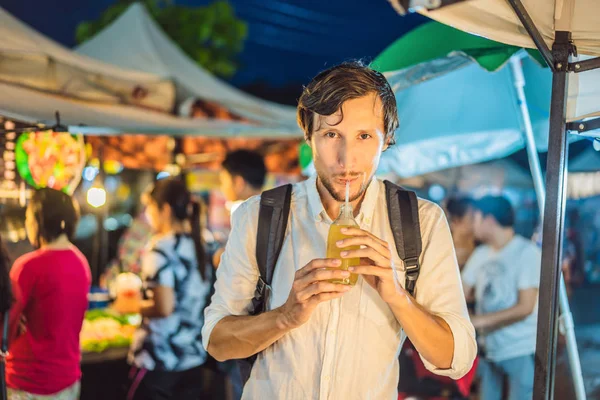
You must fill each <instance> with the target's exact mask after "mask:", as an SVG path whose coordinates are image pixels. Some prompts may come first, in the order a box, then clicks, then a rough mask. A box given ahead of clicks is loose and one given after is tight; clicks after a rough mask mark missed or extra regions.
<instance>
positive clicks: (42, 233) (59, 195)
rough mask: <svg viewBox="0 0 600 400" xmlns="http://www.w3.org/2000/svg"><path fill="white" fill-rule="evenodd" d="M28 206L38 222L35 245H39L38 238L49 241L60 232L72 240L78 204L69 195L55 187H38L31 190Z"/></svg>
mask: <svg viewBox="0 0 600 400" xmlns="http://www.w3.org/2000/svg"><path fill="white" fill-rule="evenodd" d="M29 207H30V208H31V210H32V211H33V217H34V218H35V220H36V221H37V224H38V237H37V238H36V240H37V242H36V243H34V245H35V246H38V247H39V246H40V244H41V243H40V239H43V240H44V241H45V242H46V243H50V242H53V241H54V240H56V239H58V237H59V236H60V235H62V234H65V235H67V238H68V239H69V240H70V241H72V240H73V237H74V236H75V231H76V229H77V223H78V222H79V205H78V204H77V202H76V201H75V200H74V199H73V198H72V197H71V196H69V195H68V194H66V193H63V192H61V191H59V190H55V189H50V188H42V189H38V190H36V191H34V192H33V195H32V196H31V200H30V203H29Z"/></svg>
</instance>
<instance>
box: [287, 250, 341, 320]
mask: <svg viewBox="0 0 600 400" xmlns="http://www.w3.org/2000/svg"><path fill="white" fill-rule="evenodd" d="M340 265H341V261H340V260H335V259H316V260H312V261H311V262H310V263H308V264H307V265H306V266H305V267H304V268H302V269H299V270H298V271H296V277H295V279H294V283H293V284H292V290H291V291H290V295H289V297H288V299H287V301H286V302H285V304H284V305H282V306H281V307H280V308H279V309H278V311H279V312H280V316H281V319H280V320H281V322H282V323H283V324H284V326H285V327H286V328H291V329H293V328H297V327H299V326H300V325H303V324H304V323H306V322H307V321H308V320H309V319H310V316H311V315H312V313H313V311H314V310H315V308H316V307H317V305H318V304H319V303H323V302H325V301H329V300H332V299H335V298H338V297H341V296H342V295H343V294H344V293H346V292H347V291H349V290H350V289H352V286H349V285H343V284H338V283H331V282H328V281H329V280H331V279H336V280H338V279H339V280H341V279H345V278H348V277H349V276H350V273H349V272H348V271H342V270H339V269H328V268H338V267H339V266H340Z"/></svg>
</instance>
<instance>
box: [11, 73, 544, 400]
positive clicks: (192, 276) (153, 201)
mask: <svg viewBox="0 0 600 400" xmlns="http://www.w3.org/2000/svg"><path fill="white" fill-rule="evenodd" d="M298 119H299V124H300V126H301V128H302V129H303V130H304V133H305V139H306V141H307V142H308V143H309V144H310V146H311V148H312V151H313V159H314V165H315V170H316V174H315V176H313V177H312V178H309V179H307V180H305V181H303V182H300V183H297V184H295V185H294V186H293V189H292V200H291V203H290V206H289V207H290V217H289V221H288V229H287V231H286V232H287V233H286V236H285V238H286V240H285V241H284V243H283V245H282V247H281V251H280V253H279V258H278V259H279V261H278V262H277V263H276V269H275V271H274V273H273V276H272V282H271V283H270V285H268V288H267V291H268V296H267V298H266V300H265V301H266V309H265V311H264V312H261V313H257V312H251V311H253V310H252V307H253V301H254V300H255V299H256V296H257V292H258V291H257V283H260V280H261V279H262V277H261V276H260V273H259V265H258V261H257V257H256V253H255V250H256V246H257V237H256V232H257V223H258V221H259V220H260V218H261V217H260V216H259V214H260V213H261V212H262V205H261V201H260V196H258V195H259V194H260V193H261V190H262V187H263V185H264V183H265V175H266V169H265V166H264V162H263V161H262V158H261V157H260V155H258V154H255V153H252V152H249V151H245V150H240V151H236V152H234V153H231V154H229V155H228V156H227V158H226V159H225V161H224V162H223V171H222V173H221V181H222V191H223V193H224V194H225V196H226V197H227V200H228V201H230V202H232V203H235V204H236V206H237V209H235V211H234V212H232V232H231V235H230V237H229V239H228V243H227V245H226V246H223V247H220V248H212V249H209V248H207V246H206V245H205V243H204V240H203V237H202V235H203V234H202V232H203V227H202V226H201V223H200V221H201V218H200V214H201V209H200V208H201V205H200V203H199V202H198V201H197V200H195V198H194V197H193V195H192V194H191V193H190V192H189V190H188V189H187V188H186V185H185V183H184V181H183V180H182V179H180V178H177V177H175V178H166V179H162V180H158V181H157V182H155V184H154V185H153V188H152V190H151V191H149V193H148V194H147V195H146V196H144V198H143V200H144V204H145V208H146V211H145V214H146V217H147V220H148V223H149V226H150V229H151V238H150V239H149V243H148V244H147V246H146V251H145V252H144V255H143V258H142V262H141V271H140V276H141V278H142V281H143V301H141V302H140V307H139V309H138V310H136V311H138V312H139V313H140V314H141V316H142V317H143V322H142V324H141V326H140V327H139V328H138V329H137V331H136V333H135V335H134V340H133V343H132V346H131V349H130V352H129V356H128V362H129V364H130V365H131V371H130V374H129V387H128V392H127V394H126V398H127V399H135V400H142V399H178V400H179V399H182V400H185V399H200V398H217V397H214V396H215V395H214V393H213V394H207V393H206V382H203V379H202V377H203V376H205V374H203V373H202V370H203V369H206V368H212V369H213V370H215V371H219V373H221V374H222V375H224V376H226V379H225V380H224V385H226V386H227V390H226V391H225V393H226V394H223V396H227V398H228V399H236V400H237V399H240V398H243V399H258V398H281V399H308V398H332V399H335V398H361V399H362V398H364V399H367V398H372V399H383V398H386V399H391V398H397V394H398V380H399V377H400V380H402V374H403V371H399V363H398V358H397V354H398V351H399V349H400V347H401V346H402V343H403V342H404V340H405V339H406V338H408V339H409V340H410V342H411V343H412V346H413V349H414V350H415V351H416V352H418V354H420V360H421V362H422V363H423V366H424V368H426V369H427V370H429V371H430V372H431V373H432V374H436V375H442V376H446V377H450V378H452V379H460V378H461V377H463V376H465V375H466V374H468V373H469V371H471V369H472V368H473V367H472V366H473V365H474V360H475V359H476V358H478V360H479V362H478V363H476V365H477V375H478V376H479V377H480V382H481V383H480V398H482V399H483V400H488V399H492V400H493V399H499V398H503V397H502V393H503V390H504V389H505V388H507V389H508V391H507V392H506V395H505V396H506V397H507V398H510V399H511V400H513V399H514V400H518V399H529V398H531V395H532V387H533V368H534V360H533V354H534V352H535V337H536V332H535V330H536V323H537V297H538V287H539V276H540V250H539V248H538V246H537V245H536V244H535V243H534V242H533V241H531V240H529V239H526V238H524V237H521V236H519V235H517V234H516V233H515V231H514V228H513V227H514V223H515V213H514V210H513V207H512V206H511V204H510V202H509V201H508V200H507V199H505V198H503V197H492V196H488V197H484V198H482V199H479V200H471V199H467V198H461V199H452V200H449V201H447V202H446V203H445V208H444V209H442V208H441V207H439V206H437V205H435V204H434V203H432V202H429V201H426V200H422V199H419V200H418V201H417V203H415V204H414V206H415V207H416V209H417V210H418V211H417V215H416V218H417V220H418V225H417V226H418V227H419V230H420V231H418V232H415V231H411V232H407V233H405V234H411V235H418V238H419V241H420V245H421V246H420V256H419V257H418V259H417V260H414V264H415V265H409V264H408V262H407V263H406V264H405V260H404V259H403V258H402V255H401V254H399V252H398V251H397V249H398V247H397V246H399V245H398V243H397V242H396V237H395V235H394V234H393V232H392V230H391V228H390V222H389V218H388V217H389V215H388V207H391V204H392V203H390V202H391V201H395V200H393V199H388V198H387V197H386V186H385V184H384V182H383V181H381V180H379V179H378V178H377V177H376V176H375V171H376V169H377V164H378V162H379V158H380V155H381V153H382V152H383V151H384V150H386V149H387V148H388V147H389V146H391V145H392V144H393V142H394V138H393V135H394V131H395V130H396V128H397V126H398V119H397V110H396V102H395V96H394V94H393V92H392V89H391V87H390V86H389V84H388V82H387V81H386V79H385V78H384V77H383V75H381V74H379V73H377V72H375V71H373V70H372V69H370V68H368V67H366V66H364V65H362V64H360V63H346V64H342V65H339V66H336V67H333V68H330V69H329V70H326V71H324V72H322V73H321V74H319V75H317V76H316V77H315V78H314V79H313V81H312V82H311V83H310V84H309V85H308V86H307V87H306V88H305V90H304V92H303V94H302V97H301V98H300V100H299V106H298ZM345 193H347V195H345ZM346 196H347V197H348V199H349V202H350V203H351V204H352V206H353V208H354V210H355V211H356V212H355V218H356V221H357V223H358V227H356V228H350V229H347V230H346V231H345V233H346V238H345V239H343V240H341V241H339V242H337V243H336V245H337V246H338V247H341V248H343V249H344V252H343V253H342V257H348V258H351V257H355V258H360V260H361V262H360V264H359V265H356V266H354V267H352V268H353V271H352V272H353V273H356V274H358V275H360V276H361V277H362V279H359V281H358V282H357V284H356V286H355V287H352V286H348V285H345V284H340V283H335V282H338V281H332V280H336V279H337V280H340V279H343V278H345V277H347V276H349V274H350V271H342V270H340V269H338V268H336V267H337V266H338V265H339V262H338V260H332V259H324V258H323V257H324V255H325V245H326V239H327V232H328V229H329V225H330V223H331V221H332V220H334V219H335V218H336V217H337V216H338V214H339V212H340V204H341V203H342V202H343V201H344V199H345V197H346ZM240 202H243V203H241V205H240V204H239V203H240ZM444 211H445V213H444ZM78 217H79V211H78V207H77V204H76V202H75V201H74V200H73V199H72V198H71V197H70V196H68V195H66V194H64V193H62V192H59V191H56V190H52V189H39V190H36V191H34V194H33V196H32V198H31V200H30V202H29V205H28V208H27V213H26V227H27V235H28V238H29V240H30V241H31V244H32V245H33V246H34V247H35V248H36V250H35V251H33V252H32V253H30V254H27V255H25V256H22V257H20V258H19V259H17V260H14V262H12V264H11V261H10V260H8V258H7V256H6V255H5V254H4V253H1V254H0V264H1V265H0V266H1V271H0V289H1V291H0V314H2V315H9V316H10V317H9V319H8V320H9V328H10V329H9V339H8V340H9V355H8V357H7V359H6V366H7V373H6V380H7V383H8V388H9V389H8V396H9V399H11V400H20V399H35V400H38V399H40V400H41V399H50V398H51V399H59V400H63V399H64V400H71V399H76V398H78V396H79V391H80V379H81V369H80V364H79V363H80V357H81V353H80V348H79V332H80V330H81V326H82V323H83V319H84V313H85V310H86V309H87V305H88V301H87V294H88V292H89V289H90V284H91V278H90V269H89V266H88V263H87V261H86V259H85V257H84V256H83V255H82V254H81V253H80V252H79V250H77V248H76V247H75V246H74V245H73V244H72V243H71V242H72V239H73V234H74V232H75V227H76V226H77V221H78ZM446 217H447V218H446ZM447 221H448V222H447ZM11 265H12V266H11ZM415 266H416V268H417V269H416V271H417V273H416V275H414V274H412V271H414V268H415ZM409 267H410V268H411V270H410V272H411V274H409V271H408V268H409ZM9 271H10V278H9V275H8V274H9ZM410 279H413V280H414V281H415V282H412V284H414V288H415V290H414V292H412V290H411V291H410V292H409V290H408V288H407V286H406V283H405V282H407V283H408V282H409V280H410ZM259 286H260V285H259ZM467 302H469V303H472V304H474V306H472V307H471V308H468V307H467ZM115 308H117V309H118V304H116V305H115ZM469 309H470V311H469ZM254 311H255V310H254ZM469 314H471V315H469ZM476 330H477V337H476V334H475V331H476ZM477 344H479V348H478V346H477ZM250 357H255V358H254V361H253V364H252V367H251V370H250V375H249V376H242V374H241V370H240V369H239V368H238V365H237V364H236V363H235V362H234V361H233V360H238V359H247V358H250Z"/></svg>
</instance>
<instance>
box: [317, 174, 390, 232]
mask: <svg viewBox="0 0 600 400" xmlns="http://www.w3.org/2000/svg"><path fill="white" fill-rule="evenodd" d="M380 184H381V182H380V181H379V180H378V179H377V178H376V177H373V179H371V182H370V183H369V186H368V187H367V190H366V193H365V197H364V199H363V202H362V204H361V207H360V212H359V214H358V215H357V218H356V221H357V222H358V223H359V224H361V223H365V224H366V225H370V224H371V221H372V219H373V213H374V212H375V205H376V204H377V199H378V197H379V185H380ZM306 185H307V194H308V206H309V207H310V213H311V216H312V217H313V219H314V220H315V221H321V220H322V219H323V218H324V217H325V216H326V215H327V213H326V211H325V207H323V203H322V202H321V196H320V195H319V191H318V190H317V175H316V174H315V175H313V176H312V177H310V178H309V179H308V180H307V181H306Z"/></svg>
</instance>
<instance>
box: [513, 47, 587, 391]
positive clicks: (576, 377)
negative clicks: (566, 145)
mask: <svg viewBox="0 0 600 400" xmlns="http://www.w3.org/2000/svg"><path fill="white" fill-rule="evenodd" d="M510 63H511V64H510V66H511V69H512V72H513V78H514V84H515V88H516V89H517V96H518V99H519V106H520V108H521V114H522V116H523V123H524V125H525V132H524V136H525V144H526V148H527V156H528V158H529V166H530V168H531V175H532V178H533V186H534V187H535V192H536V197H537V201H538V208H539V210H540V218H541V219H542V220H543V216H544V202H545V200H546V188H545V187H544V177H543V175H542V168H541V166H540V159H539V156H538V153H537V149H536V147H535V137H534V135H533V127H532V125H531V117H530V116H529V108H528V107H527V98H526V96H525V90H524V87H525V77H524V75H523V67H522V65H521V58H520V57H518V56H513V57H511V59H510ZM558 297H559V303H560V312H561V316H560V323H561V326H562V330H563V332H564V335H565V337H566V340H567V355H568V356H569V365H570V367H571V375H572V378H573V386H574V387H575V398H576V399H577V400H585V398H586V395H585V386H584V384H583V374H582V372H581V362H580V360H579V351H578V349H577V341H576V338H575V326H574V324H573V315H572V314H571V308H570V306H569V299H568V297H567V289H566V286H565V280H564V276H562V274H561V278H560V287H559V293H558Z"/></svg>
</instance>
